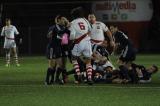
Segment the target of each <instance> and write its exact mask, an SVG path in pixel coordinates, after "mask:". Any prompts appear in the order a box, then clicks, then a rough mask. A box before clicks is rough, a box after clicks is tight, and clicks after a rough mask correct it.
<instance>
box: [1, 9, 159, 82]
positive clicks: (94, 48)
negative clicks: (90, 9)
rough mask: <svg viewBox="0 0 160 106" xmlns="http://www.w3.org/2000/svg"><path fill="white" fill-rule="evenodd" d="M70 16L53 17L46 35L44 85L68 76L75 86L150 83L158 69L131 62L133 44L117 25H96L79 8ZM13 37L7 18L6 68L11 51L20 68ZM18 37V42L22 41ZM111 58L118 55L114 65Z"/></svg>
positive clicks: (14, 32) (93, 18) (4, 33)
mask: <svg viewBox="0 0 160 106" xmlns="http://www.w3.org/2000/svg"><path fill="white" fill-rule="evenodd" d="M70 16H71V19H70V20H69V19H67V17H66V16H64V15H63V14H57V16H56V17H55V18H54V19H53V25H52V26H50V27H49V29H48V32H47V34H46V37H47V38H48V44H47V48H46V57H47V59H48V67H46V76H45V81H44V82H45V85H54V84H60V85H63V84H66V83H70V80H69V79H70V77H71V75H73V76H74V83H75V84H81V83H86V84H88V85H92V84H94V83H118V84H127V83H131V84H136V83H149V82H151V80H152V75H153V74H155V73H156V72H157V71H158V67H157V66H156V65H154V64H153V65H152V64H151V66H150V67H145V66H143V65H141V64H137V63H136V62H135V60H136V54H137V50H136V48H135V47H134V42H132V41H131V40H130V39H129V38H128V36H127V34H126V33H124V32H122V31H121V30H119V28H118V26H117V25H106V24H104V23H103V22H100V21H99V20H97V19H96V16H95V15H94V13H90V14H88V16H87V17H86V16H85V13H84V9H83V8H82V7H77V8H74V9H72V10H71V12H70ZM16 35H19V32H18V30H17V29H16V27H15V26H14V25H11V19H9V18H7V19H6V25H5V26H4V27H3V28H2V31H1V39H4V49H5V53H6V64H5V66H6V67H10V57H11V55H12V54H11V53H12V51H13V56H14V58H15V63H16V66H18V67H20V63H19V61H18V54H17V46H16V40H15V39H16V38H17V37H19V36H16ZM19 38H20V40H19V41H18V42H20V43H21V42H22V38H21V37H19ZM113 55H116V56H118V58H117V61H116V62H114V63H115V64H112V61H111V59H110V57H112V56H113ZM67 63H69V64H72V69H68V68H67Z"/></svg>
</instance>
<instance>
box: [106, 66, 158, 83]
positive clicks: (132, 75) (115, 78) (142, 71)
mask: <svg viewBox="0 0 160 106" xmlns="http://www.w3.org/2000/svg"><path fill="white" fill-rule="evenodd" d="M157 71H158V67H157V66H155V65H152V66H150V67H149V68H147V69H146V68H145V67H144V66H142V65H137V64H134V63H133V64H132V65H131V67H130V70H122V69H121V70H111V71H110V80H108V82H110V83H149V82H151V77H152V75H153V74H155V73H156V72H157Z"/></svg>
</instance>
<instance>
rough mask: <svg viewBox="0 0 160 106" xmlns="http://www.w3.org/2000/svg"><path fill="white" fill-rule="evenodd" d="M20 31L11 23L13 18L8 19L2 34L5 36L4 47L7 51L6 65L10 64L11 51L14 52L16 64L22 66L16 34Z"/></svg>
mask: <svg viewBox="0 0 160 106" xmlns="http://www.w3.org/2000/svg"><path fill="white" fill-rule="evenodd" d="M18 34H19V32H18V30H17V28H16V27H15V26H14V25H11V19H6V26H4V27H3V28H2V32H1V36H3V37H5V41H4V49H5V51H6V65H5V66H6V67H9V66H10V55H11V51H13V53H14V58H15V63H16V66H20V64H19V62H18V55H17V49H16V42H15V35H18Z"/></svg>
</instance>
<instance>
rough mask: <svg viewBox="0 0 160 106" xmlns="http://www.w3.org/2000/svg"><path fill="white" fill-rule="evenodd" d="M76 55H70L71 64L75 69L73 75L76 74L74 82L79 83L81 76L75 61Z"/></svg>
mask: <svg viewBox="0 0 160 106" xmlns="http://www.w3.org/2000/svg"><path fill="white" fill-rule="evenodd" d="M77 58H78V57H76V56H72V64H73V68H74V69H75V76H76V80H75V84H79V83H80V78H81V76H80V75H81V73H80V69H79V64H78V61H77Z"/></svg>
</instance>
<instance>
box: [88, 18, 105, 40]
mask: <svg viewBox="0 0 160 106" xmlns="http://www.w3.org/2000/svg"><path fill="white" fill-rule="evenodd" d="M107 30H108V27H107V26H106V25H105V24H104V23H102V22H99V21H96V22H95V23H94V24H92V29H91V39H93V40H98V41H104V39H105V37H104V32H106V31H107Z"/></svg>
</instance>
